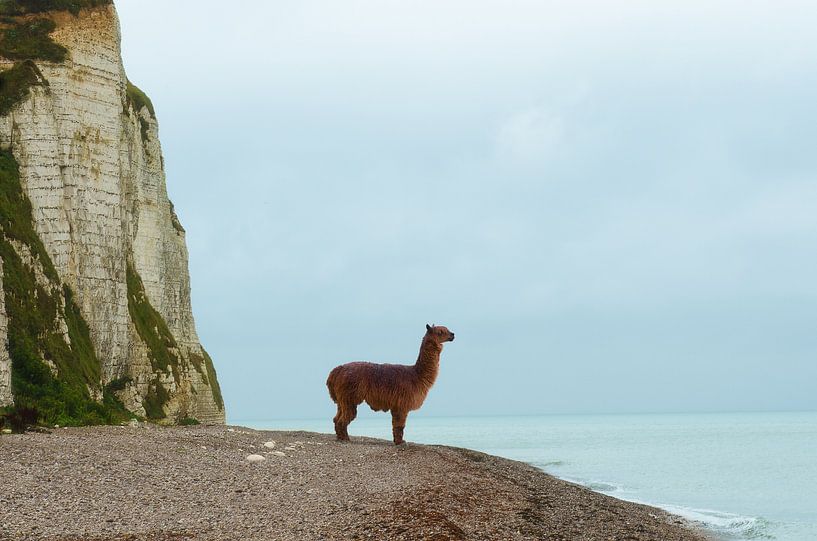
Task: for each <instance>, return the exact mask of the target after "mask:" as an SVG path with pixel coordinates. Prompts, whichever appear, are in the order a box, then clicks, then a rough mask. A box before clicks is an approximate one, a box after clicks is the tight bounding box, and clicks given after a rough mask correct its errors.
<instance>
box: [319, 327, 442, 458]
mask: <svg viewBox="0 0 817 541" xmlns="http://www.w3.org/2000/svg"><path fill="white" fill-rule="evenodd" d="M453 340H454V333H453V332H451V331H449V330H448V329H447V328H445V327H442V326H437V325H434V326H431V325H426V334H425V336H424V337H423V342H422V344H421V345H420V355H419V356H418V357H417V362H416V363H414V365H413V366H407V365H403V364H375V363H366V362H354V363H347V364H343V365H340V366H338V367H336V368H335V369H334V370H332V371H331V372H330V373H329V379H327V380H326V386H327V387H328V388H329V396H330V397H331V398H332V400H333V401H334V402H335V403H336V404H337V405H338V413H337V415H335V419H334V421H335V434H337V437H338V440H339V441H349V433H348V432H347V431H346V427H348V426H349V423H351V422H352V421H353V420H354V419H355V417H357V406H358V405H359V404H360V403H362V402H366V403H367V404H369V407H370V408H372V409H373V410H374V411H391V424H392V435H393V437H394V444H395V445H401V444H402V443H404V441H403V429H404V428H405V427H406V417H407V416H408V413H409V412H410V411H414V410H417V409H420V406H422V405H423V402H424V401H425V399H426V396H427V395H428V391H429V389H431V386H432V385H434V380H436V379H437V373H438V372H439V370H440V353H441V352H442V350H443V344H444V343H445V342H451V341H453Z"/></svg>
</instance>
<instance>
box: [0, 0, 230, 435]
mask: <svg viewBox="0 0 817 541" xmlns="http://www.w3.org/2000/svg"><path fill="white" fill-rule="evenodd" d="M30 3H31V4H35V5H36V4H38V3H36V2H30ZM20 4H26V2H21V3H20ZM39 4H43V2H39ZM53 4H54V7H57V8H59V7H61V5H62V3H61V2H59V0H56V1H54V2H53ZM89 4H90V5H92V6H96V7H84V8H83V9H82V10H77V9H74V11H75V12H76V13H72V12H70V11H58V10H50V11H46V12H42V13H36V14H35V13H32V12H33V11H35V10H39V8H29V9H28V10H26V9H25V8H22V10H21V11H22V13H18V14H14V16H12V17H6V18H4V19H3V22H2V23H1V24H0V35H2V36H3V37H0V70H3V71H2V73H0V94H2V96H0V114H1V115H2V116H0V149H1V150H0V153H2V156H0V160H4V163H0V174H2V175H3V178H2V179H0V182H2V183H3V192H4V193H5V197H6V201H5V203H4V204H5V205H6V206H7V207H8V209H3V208H0V211H3V210H5V211H6V212H4V214H9V215H10V216H6V217H5V218H4V219H3V220H2V221H0V226H2V231H0V254H2V256H3V265H4V268H3V272H2V273H0V279H2V280H4V281H3V282H0V285H2V287H0V406H3V405H9V404H10V403H11V402H12V398H13V401H14V402H15V403H16V404H17V405H28V404H30V405H33V406H36V407H38V409H40V410H41V413H42V411H45V412H46V414H47V416H48V417H50V420H54V419H59V418H60V417H61V416H62V418H63V419H67V421H66V422H72V421H73V420H77V419H79V418H81V417H83V416H85V417H87V415H91V417H90V419H85V420H86V421H88V420H90V421H91V422H93V421H96V420H98V419H96V418H95V417H100V416H101V417H102V418H103V420H110V419H109V418H108V416H110V415H113V417H116V416H117V415H119V414H117V413H116V412H117V411H120V410H122V406H124V408H125V409H127V410H128V411H129V412H132V413H135V414H137V415H139V416H142V417H146V418H150V419H155V420H160V421H168V422H174V421H179V420H182V419H185V418H195V419H198V420H199V421H202V422H223V421H224V406H223V403H222V400H221V395H220V391H219V388H218V382H217V380H216V374H215V370H214V368H213V364H212V361H211V360H210V358H209V356H208V355H207V353H206V352H205V351H204V349H203V348H202V347H201V345H200V343H199V339H198V337H197V335H196V329H195V325H194V321H193V315H192V311H191V306H190V281H189V275H188V270H187V248H186V244H185V231H184V229H183V228H182V226H181V225H180V224H179V221H178V219H177V217H176V215H175V212H174V210H173V205H172V203H171V202H170V200H169V199H168V196H167V189H166V185H165V175H164V168H163V158H162V151H161V146H160V143H159V139H158V124H157V121H156V118H155V114H154V111H153V106H152V104H151V103H150V100H149V99H148V98H147V97H146V96H145V95H144V94H142V93H141V92H140V91H139V90H138V89H137V88H136V87H134V86H133V85H131V84H130V83H129V82H128V80H127V77H126V76H125V71H124V68H123V65H122V60H121V55H120V35H119V24H118V20H117V17H116V12H115V9H114V7H113V5H104V4H106V2H104V1H102V2H100V1H95V2H82V1H76V2H72V3H71V5H72V6H76V5H85V6H87V5H89ZM98 4H103V5H98ZM2 9H3V8H2V6H1V5H0V10H2ZM48 21H51V22H50V23H49V22H48ZM31 36H34V38H33V39H32V38H31ZM21 51H22V52H21ZM32 61H33V62H32ZM19 81H23V82H24V84H20V83H19ZM15 85H16V86H15ZM18 87H20V88H22V90H19V91H18V90H15V89H16V88H18ZM9 96H10V97H9ZM15 177H16V183H17V184H15ZM15 190H16V191H17V192H20V193H16V191H15ZM3 196H4V194H3V193H0V203H2V199H1V198H2V197H3ZM26 207H30V210H28V216H26V214H27V212H26V211H27V208H26ZM26 222H29V223H28V224H26ZM29 229H30V231H29ZM11 301H14V304H13V305H12V302H11ZM27 305H30V306H27ZM32 312H33V313H34V315H33V316H32ZM86 342H87V344H86ZM32 357H34V358H32ZM43 366H44V367H46V368H47V370H43ZM43 389H46V390H45V391H43ZM52 390H54V392H53V393H52V392H51V391H52ZM49 393H51V394H49ZM79 395H83V396H79ZM66 396H68V397H70V398H67V399H66V398H65V397H66ZM54 402H56V404H54ZM60 402H68V403H69V405H68V406H64V405H63V406H61V405H60ZM74 402H76V404H79V405H76V404H75V403H74ZM95 404H98V405H100V406H101V407H102V409H99V408H97V407H96V406H95ZM111 412H114V413H113V414H112V413H111ZM120 413H121V411H120Z"/></svg>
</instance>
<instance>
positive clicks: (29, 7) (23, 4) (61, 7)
mask: <svg viewBox="0 0 817 541" xmlns="http://www.w3.org/2000/svg"><path fill="white" fill-rule="evenodd" d="M112 3H113V0H0V15H25V14H26V13H44V12H46V11H70V12H71V13H73V14H74V15H77V14H78V13H79V12H80V10H81V9H83V8H93V7H98V6H107V5H108V4H112Z"/></svg>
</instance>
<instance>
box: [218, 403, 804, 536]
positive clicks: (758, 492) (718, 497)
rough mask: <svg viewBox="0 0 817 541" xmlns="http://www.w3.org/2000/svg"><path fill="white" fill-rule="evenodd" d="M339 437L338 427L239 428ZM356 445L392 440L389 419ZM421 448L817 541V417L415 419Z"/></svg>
mask: <svg viewBox="0 0 817 541" xmlns="http://www.w3.org/2000/svg"><path fill="white" fill-rule="evenodd" d="M230 421H231V423H233V424H240V425H244V426H249V427H252V428H258V429H268V430H308V431H313V432H325V433H332V432H333V428H332V420H331V419H329V418H328V419H307V420H269V421H240V420H234V419H231V420H230ZM349 434H350V436H351V437H353V438H354V436H371V437H376V438H382V439H389V438H390V437H391V417H390V416H389V415H379V416H371V417H361V418H358V419H357V420H355V421H354V422H353V423H352V424H351V425H350V427H349ZM406 439H407V440H408V441H411V442H417V443H428V444H440V445H452V446H457V447H466V448H469V449H475V450H477V451H483V452H485V453H490V454H493V455H498V456H502V457H506V458H510V459H513V460H519V461H523V462H527V463H529V464H532V465H534V466H536V467H538V468H541V469H542V470H544V471H546V472H547V473H549V474H551V475H554V476H556V477H559V478H562V479H565V480H567V481H572V482H574V483H578V484H581V485H584V486H586V487H588V488H590V489H592V490H595V491H597V492H601V493H603V494H607V495H609V496H613V497H615V498H620V499H622V500H628V501H632V502H639V503H645V504H649V505H652V506H655V507H660V508H662V509H665V510H667V511H669V512H671V513H675V514H677V515H680V516H682V517H685V518H687V519H689V520H691V521H694V522H696V523H698V524H699V525H700V526H702V527H704V528H706V529H707V530H709V531H710V532H711V533H712V534H714V537H716V538H717V539H723V540H724V541H744V540H755V539H776V540H778V541H811V540H814V541H817V412H791V413H728V414H727V413H711V414H639V415H548V416H536V417H534V416H531V417H527V416H526V417H426V416H424V415H423V414H422V411H420V412H415V413H413V414H412V415H410V416H409V420H408V423H407V426H406Z"/></svg>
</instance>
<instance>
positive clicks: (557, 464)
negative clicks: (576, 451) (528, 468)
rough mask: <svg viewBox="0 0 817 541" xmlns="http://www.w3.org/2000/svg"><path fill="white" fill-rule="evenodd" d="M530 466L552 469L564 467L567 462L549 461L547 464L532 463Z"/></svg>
mask: <svg viewBox="0 0 817 541" xmlns="http://www.w3.org/2000/svg"><path fill="white" fill-rule="evenodd" d="M532 464H533V465H534V466H536V467H537V468H541V469H545V468H554V467H557V466H564V465H565V464H567V462H565V461H564V460H551V461H549V462H536V461H534V462H533V463H532Z"/></svg>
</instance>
